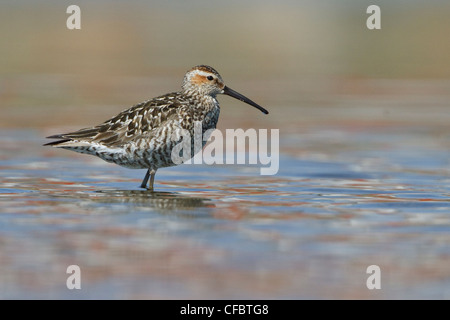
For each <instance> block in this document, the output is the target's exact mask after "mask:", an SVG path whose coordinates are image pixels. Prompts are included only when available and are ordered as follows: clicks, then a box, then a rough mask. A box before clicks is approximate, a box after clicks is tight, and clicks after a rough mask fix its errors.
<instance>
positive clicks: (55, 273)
mask: <svg viewBox="0 0 450 320" xmlns="http://www.w3.org/2000/svg"><path fill="white" fill-rule="evenodd" d="M43 136H45V133H43V132H41V131H40V130H36V131H29V130H4V131H2V132H1V144H2V146H3V147H2V149H1V153H0V159H1V160H0V166H1V170H0V179H1V191H0V192H1V193H0V201H1V209H0V212H1V213H0V246H1V248H2V249H1V251H0V269H1V270H2V272H1V273H0V286H1V288H2V290H1V291H0V298H3V299H5V298H33V299H34V298H68V299H70V298H106V299H110V298H171V299H178V298H217V299H223V298H230V299H234V298H235V299H240V298H274V299H279V298H287V299H291V298H294V299H297V298H357V299H361V298H362V299H365V298H439V299H440V298H446V299H448V298H450V268H448V266H449V262H450V249H449V248H450V246H449V243H450V201H449V200H450V199H449V193H450V187H449V185H450V184H449V181H450V177H449V170H450V166H449V164H450V151H449V149H448V148H445V146H446V145H448V144H447V142H446V141H447V138H446V137H448V132H446V131H442V130H436V127H434V126H427V125H423V126H421V127H419V126H403V127H402V128H400V129H399V128H398V126H392V127H389V126H386V127H383V128H376V129H373V128H372V129H366V130H359V131H358V132H355V130H354V128H353V129H349V128H348V127H345V126H334V127H331V128H330V127H327V128H325V127H322V126H314V127H310V128H308V129H305V130H303V133H302V134H298V133H289V132H283V130H281V132H280V144H281V150H282V152H281V155H280V170H279V172H278V174H277V175H275V176H261V175H259V168H258V167H257V166H237V165H221V166H209V165H182V166H178V167H173V168H167V169H162V170H160V171H158V174H157V176H156V182H155V187H156V189H157V192H155V193H149V192H147V191H144V190H142V189H140V188H139V187H138V186H139V184H140V181H141V179H142V177H143V175H144V174H145V170H129V169H124V168H120V167H118V166H115V165H112V164H107V163H105V162H103V161H102V160H98V159H96V158H94V157H90V156H86V155H78V154H75V153H72V152H69V151H65V150H55V149H52V148H48V147H42V146H41V145H42V143H43V142H45V140H44V139H42V138H41V137H43ZM73 264H76V265H78V266H80V268H81V272H82V282H81V283H82V284H81V286H82V289H81V290H68V289H67V288H66V279H67V277H68V274H66V268H67V267H68V266H69V265H73ZM374 264H375V265H378V266H379V267H380V268H381V272H382V277H381V290H368V289H367V287H366V280H367V278H368V276H369V275H368V274H366V268H367V267H368V266H370V265H374Z"/></svg>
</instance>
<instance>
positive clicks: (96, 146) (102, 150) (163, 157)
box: [46, 65, 267, 190]
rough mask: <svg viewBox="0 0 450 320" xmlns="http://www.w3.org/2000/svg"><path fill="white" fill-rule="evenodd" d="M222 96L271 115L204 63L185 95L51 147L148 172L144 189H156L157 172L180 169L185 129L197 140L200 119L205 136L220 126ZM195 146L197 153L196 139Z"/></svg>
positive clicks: (192, 73)
mask: <svg viewBox="0 0 450 320" xmlns="http://www.w3.org/2000/svg"><path fill="white" fill-rule="evenodd" d="M220 93H223V94H228V95H230V96H233V97H235V98H237V99H239V100H241V101H244V102H246V103H249V104H251V105H253V106H255V107H256V108H258V109H260V110H261V111H262V112H264V113H267V111H266V110H265V109H263V108H262V107H260V106H259V105H257V104H256V103H254V102H253V101H251V100H249V99H248V98H246V97H244V96H242V95H240V94H238V93H237V92H235V91H233V90H231V89H229V88H228V87H226V86H225V85H224V83H223V80H222V77H221V76H220V75H219V73H218V72H217V71H216V70H214V69H213V68H211V67H209V66H204V65H201V66H197V67H194V68H192V69H191V70H189V71H188V72H187V73H186V75H185V77H184V80H183V85H182V91H180V92H173V93H169V94H165V95H162V96H159V97H156V98H153V99H151V100H147V101H144V102H141V103H139V104H137V105H135V106H133V107H131V108H129V109H127V110H124V111H122V112H121V113H119V114H118V115H116V116H115V117H113V118H111V119H109V120H107V121H105V122H103V123H101V124H99V125H97V126H94V127H90V128H84V129H80V130H78V131H75V132H70V133H65V134H58V135H53V136H50V137H48V138H52V139H60V140H58V141H54V142H50V143H47V144H46V145H49V146H53V147H58V148H64V149H68V150H72V151H76V152H80V153H86V154H91V155H95V156H97V157H99V158H101V159H103V160H105V161H108V162H112V163H115V164H118V165H121V166H124V167H127V168H134V169H148V171H147V174H146V177H145V178H144V181H143V182H142V185H141V187H146V185H147V181H148V179H149V178H151V180H150V186H149V189H151V190H152V189H153V181H154V176H155V173H156V170H158V169H159V168H164V167H169V166H173V165H175V163H174V162H173V161H172V157H171V154H172V149H173V148H174V147H175V146H176V145H177V144H178V143H179V142H180V141H181V136H182V132H183V130H187V131H188V132H189V133H190V135H191V137H192V139H193V137H194V124H195V122H196V121H200V122H201V124H202V131H203V133H205V132H206V131H207V130H209V129H215V128H216V125H217V121H218V119H219V113H220V108H219V103H218V101H217V99H216V95H217V94H220ZM191 145H192V151H193V141H192V143H191ZM191 155H192V156H193V155H194V154H193V153H192V154H191Z"/></svg>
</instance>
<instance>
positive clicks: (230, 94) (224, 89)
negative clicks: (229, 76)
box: [223, 86, 269, 114]
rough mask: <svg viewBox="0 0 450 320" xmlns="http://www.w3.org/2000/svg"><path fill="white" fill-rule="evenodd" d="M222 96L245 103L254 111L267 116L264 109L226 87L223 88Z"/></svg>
mask: <svg viewBox="0 0 450 320" xmlns="http://www.w3.org/2000/svg"><path fill="white" fill-rule="evenodd" d="M223 94H226V95H228V96H230V97H233V98H236V99H238V100H241V101H242V102H245V103H247V104H249V105H251V106H254V107H255V108H256V109H259V110H261V112H262V113H265V114H268V113H269V111H267V110H266V109H264V108H263V107H261V106H260V105H259V104H257V103H255V102H253V101H252V100H250V99H249V98H247V97H246V96H243V95H242V94H240V93H239V92H236V91H234V90H232V89H230V88H228V87H227V86H225V87H224V88H223Z"/></svg>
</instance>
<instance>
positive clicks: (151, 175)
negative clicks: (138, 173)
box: [141, 169, 156, 191]
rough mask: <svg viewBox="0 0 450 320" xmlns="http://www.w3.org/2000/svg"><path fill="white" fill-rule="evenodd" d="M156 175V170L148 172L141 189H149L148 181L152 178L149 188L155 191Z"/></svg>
mask: <svg viewBox="0 0 450 320" xmlns="http://www.w3.org/2000/svg"><path fill="white" fill-rule="evenodd" d="M155 174H156V170H150V169H148V170H147V173H146V174H145V177H144V180H142V183H141V188H147V181H148V179H149V178H150V183H149V186H148V188H147V189H148V190H150V191H153V183H154V182H155Z"/></svg>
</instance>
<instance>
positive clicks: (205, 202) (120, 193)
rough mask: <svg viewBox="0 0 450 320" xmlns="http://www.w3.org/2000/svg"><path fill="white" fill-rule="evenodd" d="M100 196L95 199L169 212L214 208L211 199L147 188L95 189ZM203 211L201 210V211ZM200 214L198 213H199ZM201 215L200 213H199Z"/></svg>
mask: <svg viewBox="0 0 450 320" xmlns="http://www.w3.org/2000/svg"><path fill="white" fill-rule="evenodd" d="M95 193H96V194H101V195H102V196H101V197H98V198H96V199H95V200H97V201H99V202H107V203H130V204H135V205H137V206H139V207H151V208H155V209H158V211H164V213H169V212H170V211H179V210H183V211H186V210H194V209H198V208H214V207H215V205H214V204H213V203H212V201H211V199H207V198H200V197H198V196H195V197H191V196H188V195H183V194H180V193H176V192H148V191H147V190H97V191H95ZM202 212H203V211H202ZM199 214H200V213H199ZM200 215H201V214H200Z"/></svg>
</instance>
